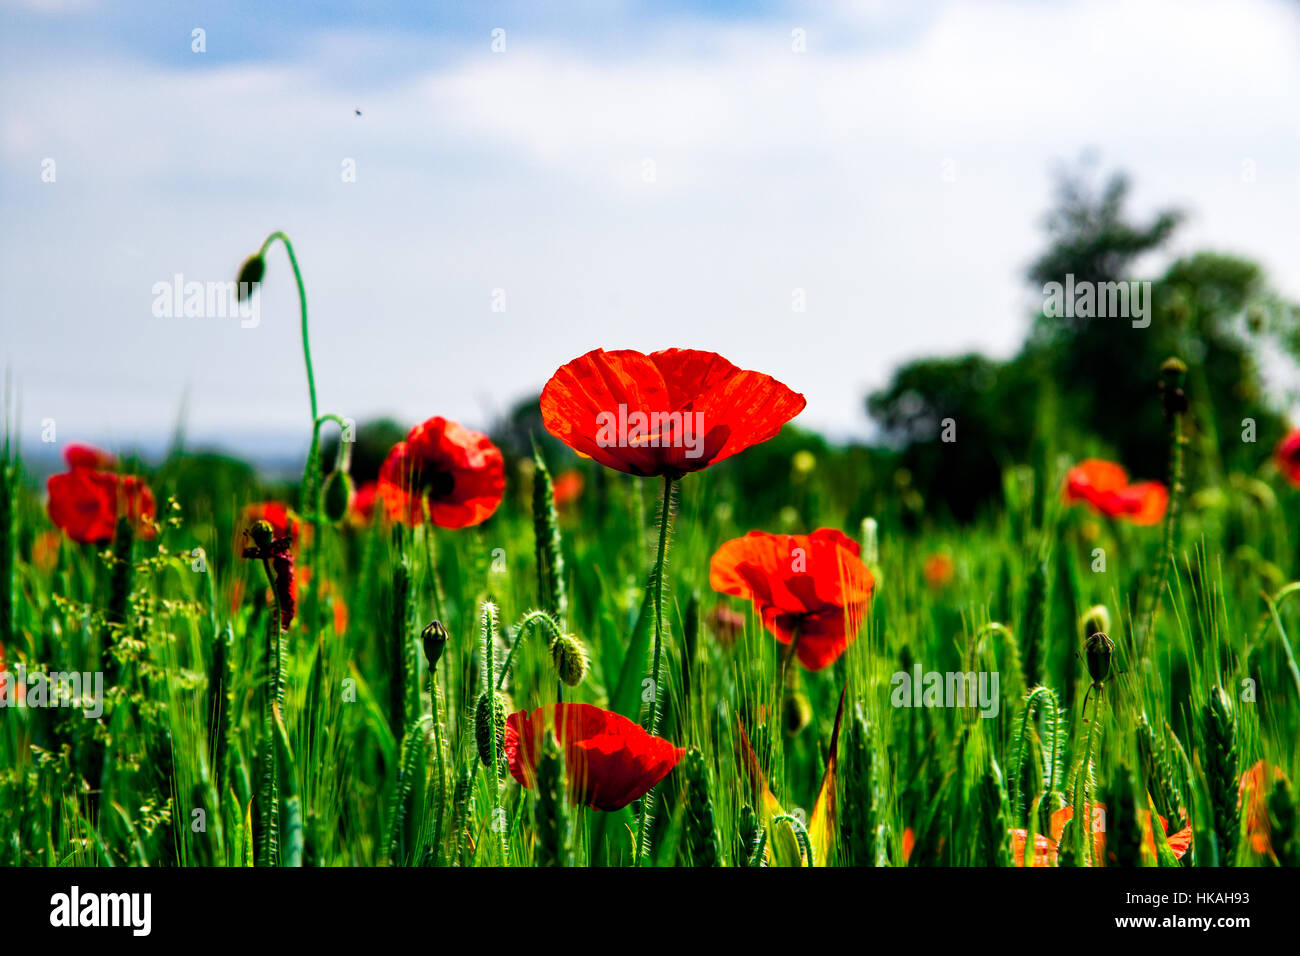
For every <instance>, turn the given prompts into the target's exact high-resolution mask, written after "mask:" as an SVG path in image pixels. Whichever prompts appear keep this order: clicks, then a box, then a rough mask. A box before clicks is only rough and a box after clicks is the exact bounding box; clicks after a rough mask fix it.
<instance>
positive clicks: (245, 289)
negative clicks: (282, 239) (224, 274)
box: [235, 255, 266, 302]
mask: <svg viewBox="0 0 1300 956" xmlns="http://www.w3.org/2000/svg"><path fill="white" fill-rule="evenodd" d="M265 274H266V260H265V259H263V258H262V257H261V256H260V255H252V256H249V257H248V258H247V259H245V260H244V264H243V265H242V266H240V267H239V279H238V280H237V281H236V283H235V289H236V295H237V296H238V297H239V301H240V302H244V301H247V300H248V299H249V298H251V297H252V295H253V293H254V292H256V291H257V288H258V286H259V285H261V283H262V276H263V275H265Z"/></svg>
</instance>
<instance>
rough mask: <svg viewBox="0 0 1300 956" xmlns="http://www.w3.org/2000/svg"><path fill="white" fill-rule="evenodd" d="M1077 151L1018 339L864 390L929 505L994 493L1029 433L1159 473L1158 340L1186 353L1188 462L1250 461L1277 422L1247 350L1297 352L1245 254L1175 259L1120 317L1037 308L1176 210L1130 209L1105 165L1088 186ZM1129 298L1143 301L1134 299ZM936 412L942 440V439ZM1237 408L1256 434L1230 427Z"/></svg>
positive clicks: (971, 509) (1140, 243)
mask: <svg viewBox="0 0 1300 956" xmlns="http://www.w3.org/2000/svg"><path fill="white" fill-rule="evenodd" d="M1088 165H1089V164H1088V162H1087V161H1086V160H1085V162H1084V163H1083V164H1082V165H1081V166H1080V167H1079V168H1078V169H1075V170H1069V171H1065V172H1063V173H1062V174H1060V177H1059V181H1058V185H1057V192H1056V205H1055V207H1054V208H1053V210H1052V211H1051V212H1050V213H1049V214H1048V216H1047V217H1046V220H1045V224H1046V229H1047V239H1048V245H1047V248H1046V250H1045V251H1044V252H1043V254H1042V255H1041V256H1039V257H1038V259H1036V260H1035V261H1034V263H1033V264H1032V265H1031V266H1030V268H1029V270H1028V277H1029V279H1030V281H1031V282H1033V283H1034V284H1035V285H1036V286H1037V288H1038V290H1040V291H1041V292H1042V295H1043V302H1044V306H1043V308H1042V309H1040V311H1039V312H1038V314H1037V315H1036V316H1035V318H1034V320H1033V323H1032V325H1031V328H1030V332H1029V336H1028V338H1027V340H1026V342H1025V344H1024V346H1023V348H1022V349H1021V352H1020V354H1019V355H1017V356H1016V357H1015V358H1013V359H1011V360H1010V361H1006V362H999V361H995V360H992V359H987V358H984V357H982V356H979V355H966V356H960V357H957V358H945V359H923V360H920V361H916V362H913V363H911V364H909V365H906V366H904V367H903V368H901V369H900V370H898V372H896V373H895V375H894V378H893V380H892V381H891V382H890V384H889V385H888V386H887V387H886V388H885V389H883V390H881V391H878V392H876V393H874V394H872V395H871V396H870V397H869V398H868V400H867V409H868V411H869V412H870V414H871V415H872V417H873V418H874V419H876V421H878V422H879V423H880V425H881V426H882V428H883V429H884V431H885V434H886V436H887V438H888V439H889V440H890V441H891V442H892V443H894V444H896V445H898V446H900V461H901V463H902V464H903V465H904V466H905V467H906V468H908V469H909V470H910V471H911V473H912V478H913V481H914V483H915V486H916V487H917V488H918V490H919V491H920V492H921V494H922V495H923V496H924V497H925V498H926V500H927V502H929V503H930V507H933V506H934V504H935V499H939V500H942V501H943V502H945V503H946V504H947V506H948V508H949V510H951V512H952V514H953V515H954V516H956V517H958V518H960V519H969V518H970V517H972V516H973V515H974V514H975V513H976V511H977V510H978V508H979V505H980V504H981V503H982V502H983V501H985V500H987V499H989V498H990V497H992V496H994V495H997V494H998V493H999V492H1000V489H1001V477H1000V475H1001V469H1002V467H1003V466H1004V465H1005V464H1007V463H1009V462H1012V461H1024V460H1026V459H1027V457H1029V456H1030V455H1031V453H1032V457H1033V458H1034V459H1035V463H1037V464H1041V463H1042V460H1043V459H1044V457H1045V453H1044V448H1043V447H1039V448H1035V447H1034V442H1033V438H1034V436H1035V435H1037V436H1038V437H1039V440H1040V442H1043V443H1050V444H1051V445H1052V446H1054V447H1055V448H1059V449H1062V450H1066V451H1069V452H1071V453H1073V454H1075V455H1083V454H1086V453H1095V454H1104V455H1107V456H1110V457H1113V458H1115V459H1117V460H1118V461H1120V462H1121V463H1123V464H1124V466H1125V467H1126V468H1128V469H1129V471H1130V473H1131V474H1133V475H1134V476H1135V477H1136V478H1141V479H1163V478H1164V472H1165V469H1166V462H1167V456H1168V439H1167V437H1166V426H1165V423H1164V420H1163V417H1162V412H1161V408H1160V402H1159V396H1158V391H1157V387H1156V382H1157V378H1158V375H1157V370H1158V369H1159V367H1160V363H1161V362H1162V361H1163V360H1164V359H1165V358H1166V357H1168V356H1169V355H1178V356H1180V357H1182V358H1183V359H1184V360H1185V361H1187V363H1188V365H1189V366H1190V368H1191V375H1190V379H1189V389H1188V392H1189V397H1190V398H1191V400H1192V403H1193V404H1192V441H1193V443H1194V451H1195V452H1196V454H1194V455H1193V456H1192V463H1193V466H1194V467H1200V468H1202V469H1208V471H1209V473H1210V474H1211V475H1213V474H1216V473H1217V472H1218V471H1219V469H1220V468H1222V467H1224V466H1227V467H1230V468H1238V469H1243V470H1253V469H1254V468H1255V467H1256V466H1257V465H1258V463H1259V461H1260V460H1261V459H1263V458H1265V457H1267V454H1268V451H1267V450H1268V449H1270V448H1271V447H1272V443H1273V442H1275V441H1276V440H1277V439H1278V437H1279V436H1280V434H1281V432H1282V429H1283V422H1282V419H1281V417H1280V416H1279V414H1278V413H1277V411H1276V410H1275V409H1274V408H1273V407H1272V406H1271V405H1270V403H1269V400H1268V398H1267V396H1266V395H1265V392H1264V388H1263V384H1262V380H1261V376H1260V369H1259V366H1258V362H1257V361H1256V358H1255V356H1256V355H1257V354H1258V352H1259V350H1260V349H1261V347H1262V346H1264V345H1265V344H1266V342H1267V341H1268V340H1270V339H1271V340H1272V341H1273V342H1274V343H1276V344H1280V345H1281V346H1282V347H1283V348H1285V349H1288V350H1289V351H1291V353H1292V354H1293V355H1295V354H1300V333H1298V332H1297V330H1296V324H1297V323H1296V318H1295V310H1294V309H1293V308H1292V307H1290V306H1289V305H1287V304H1286V303H1284V302H1282V301H1281V300H1280V298H1279V297H1278V296H1277V295H1276V293H1274V292H1272V291H1271V290H1270V289H1269V288H1268V286H1267V283H1266V282H1265V280H1264V276H1263V273H1262V270H1261V269H1260V268H1259V267H1258V266H1257V265H1255V264H1254V263H1251V262H1248V261H1245V260H1242V259H1237V258H1233V257H1231V256H1225V255H1219V254H1216V253H1209V252H1202V253H1197V254H1195V255H1192V256H1189V257H1186V258H1182V259H1178V260H1176V261H1175V262H1173V264H1172V265H1170V266H1169V267H1168V269H1167V270H1166V271H1165V273H1164V275H1163V276H1161V277H1160V278H1158V279H1155V280H1153V281H1152V282H1151V284H1150V294H1149V296H1147V295H1144V296H1143V297H1142V298H1141V299H1140V300H1137V299H1130V300H1129V313H1128V315H1127V316H1125V317H1120V316H1115V315H1110V316H1106V317H1093V316H1089V315H1087V314H1083V315H1078V314H1066V315H1062V314H1060V310H1059V309H1057V308H1055V307H1049V306H1050V305H1051V303H1049V299H1050V298H1051V293H1052V290H1053V288H1054V287H1053V285H1052V284H1053V283H1058V284H1060V286H1061V287H1064V288H1067V289H1068V288H1074V289H1081V288H1083V286H1084V284H1085V283H1090V284H1092V288H1093V289H1099V288H1104V287H1103V286H1102V285H1101V284H1103V283H1119V282H1127V281H1129V280H1131V279H1132V275H1133V270H1134V268H1135V267H1136V264H1137V261H1138V260H1139V258H1140V257H1142V256H1144V255H1147V254H1150V253H1153V252H1157V251H1159V250H1160V249H1161V248H1162V247H1163V246H1164V245H1165V243H1166V242H1167V241H1168V239H1169V237H1170V236H1171V235H1172V234H1173V232H1174V230H1175V229H1176V228H1177V226H1178V224H1179V223H1180V222H1181V221H1182V215H1181V213H1179V212H1177V211H1173V210H1165V211H1161V212H1158V213H1156V214H1155V215H1154V216H1153V217H1152V218H1151V219H1150V220H1149V221H1148V222H1144V223H1142V222H1136V221H1134V220H1132V219H1131V218H1130V217H1129V215H1128V213H1127V210H1126V208H1125V203H1126V200H1127V197H1128V190H1129V186H1128V180H1127V179H1126V178H1125V177H1124V176H1123V175H1122V174H1114V175H1112V176H1110V177H1109V178H1108V179H1107V180H1106V182H1105V183H1104V184H1103V185H1102V186H1100V187H1097V186H1096V185H1095V184H1094V183H1093V179H1092V176H1091V173H1090V170H1089V169H1088ZM1138 301H1140V302H1141V303H1142V309H1143V310H1144V311H1145V313H1146V314H1145V316H1140V315H1136V314H1135V313H1136V312H1137V309H1136V303H1137V302H1138ZM1079 311H1086V310H1079ZM1135 318H1136V319H1137V321H1138V324H1137V325H1135V324H1134V319H1135ZM946 418H951V419H953V420H954V422H955V423H956V429H957V432H956V437H957V440H956V441H955V442H951V443H948V442H944V441H943V434H942V429H941V427H940V423H941V422H942V421H943V420H944V419H946ZM1247 419H1250V420H1253V421H1254V423H1255V428H1254V432H1255V442H1254V443H1253V444H1251V443H1248V442H1245V441H1243V440H1242V434H1243V430H1244V425H1243V423H1244V422H1245V421H1246V420H1247ZM1202 477H1205V476H1202Z"/></svg>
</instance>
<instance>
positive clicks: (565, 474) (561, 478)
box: [551, 468, 586, 509]
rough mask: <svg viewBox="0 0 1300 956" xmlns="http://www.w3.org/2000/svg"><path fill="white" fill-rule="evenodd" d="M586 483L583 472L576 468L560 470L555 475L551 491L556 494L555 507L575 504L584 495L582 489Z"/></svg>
mask: <svg viewBox="0 0 1300 956" xmlns="http://www.w3.org/2000/svg"><path fill="white" fill-rule="evenodd" d="M585 485H586V482H585V481H584V480H583V477H582V472H580V471H578V470H577V469H576V468H570V469H569V470H568V471H562V472H560V473H559V474H558V475H556V476H555V481H554V483H553V484H552V486H551V493H552V494H553V495H554V496H555V507H557V508H561V509H563V508H567V507H568V506H569V505H571V504H573V503H574V502H575V501H577V500H578V499H579V498H580V497H582V489H583V487H584V486H585Z"/></svg>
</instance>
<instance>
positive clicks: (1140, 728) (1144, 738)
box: [1136, 712, 1185, 825]
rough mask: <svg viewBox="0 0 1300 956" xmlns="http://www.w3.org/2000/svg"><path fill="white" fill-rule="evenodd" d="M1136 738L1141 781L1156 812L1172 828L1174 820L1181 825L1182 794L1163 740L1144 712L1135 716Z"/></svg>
mask: <svg viewBox="0 0 1300 956" xmlns="http://www.w3.org/2000/svg"><path fill="white" fill-rule="evenodd" d="M1136 735H1137V748H1138V758H1139V760H1140V766H1141V768H1142V779H1143V780H1144V781H1146V787H1147V791H1148V792H1149V793H1150V794H1151V799H1152V800H1153V801H1154V802H1155V805H1156V812H1157V813H1159V814H1160V815H1161V816H1162V817H1164V818H1165V819H1167V820H1169V822H1170V824H1171V825H1172V824H1173V823H1174V822H1175V821H1179V822H1181V820H1182V815H1183V808H1184V806H1185V804H1184V803H1183V795H1182V792H1181V791H1180V790H1179V788H1178V783H1177V781H1176V780H1175V779H1174V771H1173V767H1172V765H1171V764H1170V763H1169V758H1168V755H1167V753H1166V750H1165V744H1164V741H1163V740H1162V739H1161V738H1160V736H1159V735H1158V734H1157V733H1156V730H1155V728H1154V727H1152V726H1151V722H1150V721H1149V720H1148V719H1147V715H1146V713H1145V712H1142V713H1139V714H1138V719H1137V730H1136Z"/></svg>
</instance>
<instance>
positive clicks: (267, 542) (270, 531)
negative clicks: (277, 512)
mask: <svg viewBox="0 0 1300 956" xmlns="http://www.w3.org/2000/svg"><path fill="white" fill-rule="evenodd" d="M248 536H249V537H250V538H252V539H253V544H255V545H257V547H259V548H269V547H270V546H271V542H272V541H274V540H275V528H274V526H272V524H271V522H269V521H267V520H266V519H265V518H259V519H258V520H257V521H254V522H253V525H252V527H250V528H249V529H248Z"/></svg>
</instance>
